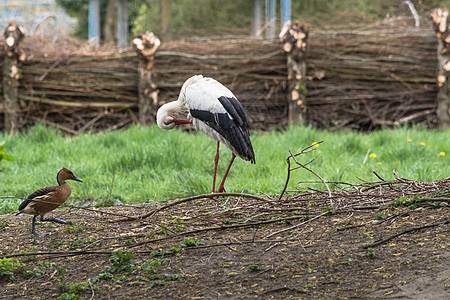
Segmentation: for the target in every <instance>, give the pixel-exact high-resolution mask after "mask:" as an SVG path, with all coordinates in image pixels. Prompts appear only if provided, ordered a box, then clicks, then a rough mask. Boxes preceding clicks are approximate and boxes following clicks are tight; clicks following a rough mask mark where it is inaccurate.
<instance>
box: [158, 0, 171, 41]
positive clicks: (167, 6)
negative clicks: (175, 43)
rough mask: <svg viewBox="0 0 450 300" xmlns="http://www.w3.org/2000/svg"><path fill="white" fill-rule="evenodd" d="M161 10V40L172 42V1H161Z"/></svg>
mask: <svg viewBox="0 0 450 300" xmlns="http://www.w3.org/2000/svg"><path fill="white" fill-rule="evenodd" d="M160 9H161V14H160V15H161V38H162V39H163V40H171V39H172V32H171V28H170V20H171V14H172V0H160Z"/></svg>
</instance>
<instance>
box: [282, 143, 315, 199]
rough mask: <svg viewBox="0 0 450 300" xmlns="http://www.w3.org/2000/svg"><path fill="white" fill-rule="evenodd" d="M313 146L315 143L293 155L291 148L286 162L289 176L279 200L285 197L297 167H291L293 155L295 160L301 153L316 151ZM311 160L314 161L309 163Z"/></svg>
mask: <svg viewBox="0 0 450 300" xmlns="http://www.w3.org/2000/svg"><path fill="white" fill-rule="evenodd" d="M320 143H322V141H320V142H318V143H317V144H320ZM313 147H314V146H313V145H311V146H309V147H306V148H305V149H303V150H302V151H301V152H299V153H296V154H295V155H292V152H291V150H289V153H290V154H291V155H290V156H288V157H287V158H286V163H287V165H288V167H287V170H288V174H287V176H286V181H285V183H284V187H283V190H282V191H281V194H280V197H278V201H280V200H281V198H282V197H283V195H284V193H285V192H286V189H287V186H288V184H289V180H290V178H291V171H293V170H296V169H297V168H295V169H291V161H290V160H289V159H290V158H291V157H292V158H293V159H294V160H295V158H294V157H295V156H299V155H301V154H305V153H308V152H311V151H314V150H315V149H314V148H313ZM295 161H296V160H295ZM311 162H312V161H310V162H308V163H307V164H309V163H311Z"/></svg>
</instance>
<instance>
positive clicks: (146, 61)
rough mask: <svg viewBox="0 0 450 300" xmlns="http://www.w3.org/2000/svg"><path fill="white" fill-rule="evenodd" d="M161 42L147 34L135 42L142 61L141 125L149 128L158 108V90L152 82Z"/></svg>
mask: <svg viewBox="0 0 450 300" xmlns="http://www.w3.org/2000/svg"><path fill="white" fill-rule="evenodd" d="M160 44H161V41H160V40H159V39H158V38H157V37H156V36H155V35H154V34H153V33H152V32H146V33H144V34H140V35H138V36H137V37H136V38H135V39H134V40H133V46H134V48H135V49H136V51H137V53H138V55H139V57H140V60H139V66H138V73H139V84H138V93H139V123H140V124H141V125H143V126H148V125H150V124H152V123H154V122H155V117H156V108H157V107H158V90H157V88H156V85H155V84H154V83H153V81H152V72H151V70H152V68H153V60H154V55H155V53H156V50H158V47H159V45H160Z"/></svg>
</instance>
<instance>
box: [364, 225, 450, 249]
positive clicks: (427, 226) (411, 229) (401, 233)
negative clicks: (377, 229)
mask: <svg viewBox="0 0 450 300" xmlns="http://www.w3.org/2000/svg"><path fill="white" fill-rule="evenodd" d="M449 223H450V220H446V221H443V222H438V223H433V224H428V225H424V226H419V227H413V228H410V229H407V230H405V231H402V232H400V233H397V234H394V235H391V236H390V237H387V238H385V239H382V240H379V241H377V242H375V243H372V244H368V245H364V246H363V248H366V249H367V248H373V247H376V246H379V245H381V244H384V243H386V242H389V241H390V240H392V239H395V238H396V237H399V236H401V235H403V234H406V233H409V232H412V231H416V230H421V229H425V228H430V227H435V226H439V225H445V224H449Z"/></svg>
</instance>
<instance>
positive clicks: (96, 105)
mask: <svg viewBox="0 0 450 300" xmlns="http://www.w3.org/2000/svg"><path fill="white" fill-rule="evenodd" d="M1 43H3V42H1ZM23 48H24V51H25V53H26V54H27V59H26V60H25V62H24V63H23V64H22V66H21V67H20V68H21V69H20V72H21V78H20V80H19V84H20V86H19V92H18V95H19V101H20V103H19V104H20V114H19V115H20V117H19V124H18V125H19V128H24V127H27V126H29V125H31V124H34V123H35V122H36V121H41V122H44V123H47V124H52V125H54V126H57V127H59V128H61V129H63V130H64V131H65V132H68V133H71V134H78V133H81V132H84V131H87V130H90V129H94V130H104V129H115V128H124V127H127V126H129V125H131V124H136V123H139V117H138V116H139V112H138V109H139V107H138V105H139V100H138V94H139V92H138V89H139V84H140V83H139V74H138V66H139V59H140V57H139V56H138V55H137V53H136V52H135V50H133V49H131V48H128V49H125V50H123V51H119V50H118V49H116V48H114V47H107V46H102V47H100V48H96V49H91V48H90V47H89V46H88V45H87V44H84V43H81V42H79V41H76V40H71V39H66V40H57V41H56V42H50V41H48V40H42V39H39V38H35V37H26V38H25V40H24V42H23ZM436 48H437V43H436V38H435V35H434V32H433V30H432V28H431V26H428V25H426V26H424V27H420V28H418V29H416V28H411V27H410V26H404V27H403V26H398V24H394V25H392V24H390V25H389V24H388V25H386V24H381V25H380V24H376V25H374V26H367V27H366V28H363V29H352V30H348V29H336V30H334V31H314V30H313V29H312V30H311V31H310V37H309V40H308V48H307V61H306V66H307V71H306V75H307V79H308V80H307V82H306V89H307V91H306V99H305V101H304V107H305V121H306V123H308V124H312V125H314V126H316V127H321V128H341V127H346V128H354V129H359V130H360V129H373V128H379V127H381V126H393V125H396V124H403V123H408V122H412V123H416V124H423V125H425V126H427V127H435V126H436V95H437V85H436V68H437V55H436V51H437V49H436ZM2 49H3V47H2ZM0 55H4V53H0ZM0 61H1V62H3V59H0ZM151 72H152V80H153V82H154V84H155V85H156V88H157V90H158V100H157V102H158V103H157V105H156V106H155V107H158V106H160V105H162V104H164V103H166V102H169V101H173V100H175V99H176V98H177V96H178V93H179V91H180V88H181V86H182V84H183V82H184V81H185V80H186V79H187V78H189V77H190V76H192V75H195V74H203V75H204V76H211V77H214V78H216V79H217V80H219V81H221V82H222V83H223V84H225V85H226V86H228V87H229V88H230V89H231V90H232V91H233V92H234V93H235V95H236V96H237V97H238V99H239V100H240V101H241V103H242V104H243V106H244V108H245V109H246V111H247V113H248V117H249V121H250V126H251V128H252V129H257V130H265V129H268V128H271V127H277V126H281V127H283V126H285V125H287V123H288V117H287V116H288V90H289V89H288V80H287V74H288V70H287V64H286V55H285V54H284V53H283V51H282V49H281V45H280V43H279V42H277V41H275V40H273V41H264V40H261V39H256V38H249V37H217V38H214V37H211V38H203V39H192V40H181V41H171V42H164V41H163V43H162V44H161V46H160V47H159V49H158V51H157V52H156V54H155V57H154V63H153V68H152V70H151ZM151 113H152V114H153V115H155V114H156V109H155V111H152V112H151ZM3 123H4V122H3V110H2V107H1V105H0V130H3Z"/></svg>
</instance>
